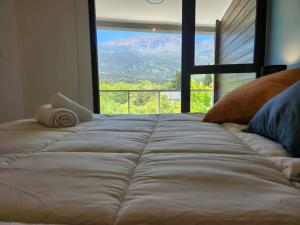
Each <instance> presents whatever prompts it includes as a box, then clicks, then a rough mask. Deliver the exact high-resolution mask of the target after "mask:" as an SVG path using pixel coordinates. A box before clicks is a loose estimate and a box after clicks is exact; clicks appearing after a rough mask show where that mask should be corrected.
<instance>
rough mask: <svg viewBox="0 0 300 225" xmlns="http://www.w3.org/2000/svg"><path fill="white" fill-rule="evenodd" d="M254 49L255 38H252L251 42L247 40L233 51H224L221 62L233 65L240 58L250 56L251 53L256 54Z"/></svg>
mask: <svg viewBox="0 0 300 225" xmlns="http://www.w3.org/2000/svg"><path fill="white" fill-rule="evenodd" d="M253 48H254V37H253V38H251V39H250V40H246V41H245V42H244V43H242V44H241V45H239V46H237V47H236V48H234V50H233V51H230V50H228V51H224V54H222V56H221V61H222V62H223V63H226V64H228V63H233V62H235V61H237V60H238V59H239V58H241V57H243V56H245V55H248V54H249V53H251V52H252V53H253V52H254V50H253ZM252 61H253V59H252ZM252 61H251V62H252Z"/></svg>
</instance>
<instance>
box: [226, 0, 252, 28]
mask: <svg viewBox="0 0 300 225" xmlns="http://www.w3.org/2000/svg"><path fill="white" fill-rule="evenodd" d="M249 1H250V0H239V1H238V2H236V4H237V5H236V6H235V5H234V2H232V3H231V6H230V7H229V8H231V7H232V8H234V9H233V11H232V12H231V13H230V14H229V16H228V18H225V16H224V17H223V18H222V27H221V32H222V33H224V31H225V30H227V29H228V28H230V27H232V23H233V22H234V20H235V19H236V17H237V16H238V15H239V14H240V12H241V10H242V9H243V8H244V7H245V6H246V5H247V4H248V2H249Z"/></svg>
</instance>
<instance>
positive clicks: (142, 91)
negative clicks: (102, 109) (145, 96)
mask: <svg viewBox="0 0 300 225" xmlns="http://www.w3.org/2000/svg"><path fill="white" fill-rule="evenodd" d="M101 92H102V93H120V92H121V93H127V104H128V114H130V106H131V101H130V96H131V95H130V94H131V93H157V112H158V113H160V97H161V94H162V93H179V94H180V95H181V90H99V93H101ZM191 92H213V90H212V89H193V90H191ZM172 100H178V101H181V96H180V98H179V99H172Z"/></svg>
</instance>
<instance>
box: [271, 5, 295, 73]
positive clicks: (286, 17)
mask: <svg viewBox="0 0 300 225" xmlns="http://www.w3.org/2000/svg"><path fill="white" fill-rule="evenodd" d="M268 5H269V7H268V15H269V16H268V43H267V52H266V53H267V55H266V56H267V57H266V59H267V62H268V64H269V65H274V64H275V65H276V64H286V65H288V66H289V67H290V68H299V67H300V41H299V36H300V27H299V20H300V13H299V12H300V1H299V0H288V1H282V0H271V1H269V2H268Z"/></svg>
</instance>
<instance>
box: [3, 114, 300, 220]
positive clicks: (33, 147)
mask: <svg viewBox="0 0 300 225" xmlns="http://www.w3.org/2000/svg"><path fill="white" fill-rule="evenodd" d="M242 128H243V126H241V125H237V124H223V125H217V124H214V123H204V122H202V115H200V114H178V115H171V114H170V115H134V116H132V115H115V116H105V115H98V116H95V118H94V119H93V121H92V122H87V123H81V124H79V126H77V127H74V128H64V129H54V128H52V129H51V128H47V127H45V126H43V125H40V124H38V123H36V122H35V121H34V120H20V121H15V122H11V123H6V124H2V125H0V221H2V224H32V223H33V224H89V225H93V224H97V225H154V224H161V225H177V224H178V225H183V224H184V225H196V224H199V225H200V224H204V225H224V224H226V225H227V224H228V225H234V224H236V225H240V224H243V225H256V224H260V225H265V224H272V225H292V224H293V225H299V224H300V189H299V185H298V184H297V183H292V182H290V181H289V180H288V179H287V177H286V176H285V174H284V170H285V169H286V168H285V167H284V165H283V164H280V163H278V162H281V160H288V159H289V157H288V156H287V155H286V153H285V151H283V150H282V148H281V147H280V146H279V145H278V144H276V143H274V142H272V141H270V140H267V139H265V138H263V137H261V136H258V135H255V134H246V133H243V132H241V129H242ZM250 146H251V147H250ZM11 222H13V223H11Z"/></svg>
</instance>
